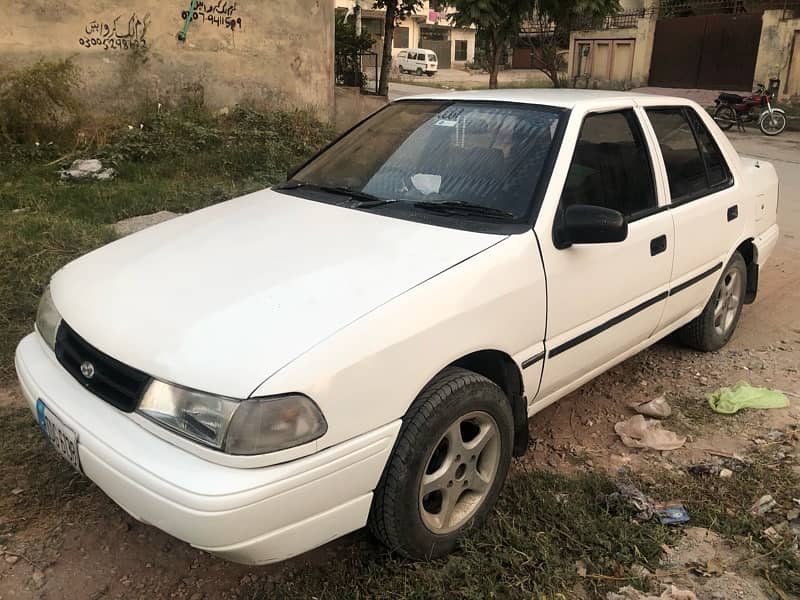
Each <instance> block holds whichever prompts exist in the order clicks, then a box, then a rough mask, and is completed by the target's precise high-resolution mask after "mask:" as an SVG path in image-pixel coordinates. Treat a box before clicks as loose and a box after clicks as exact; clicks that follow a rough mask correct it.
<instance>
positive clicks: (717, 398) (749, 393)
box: [708, 381, 789, 415]
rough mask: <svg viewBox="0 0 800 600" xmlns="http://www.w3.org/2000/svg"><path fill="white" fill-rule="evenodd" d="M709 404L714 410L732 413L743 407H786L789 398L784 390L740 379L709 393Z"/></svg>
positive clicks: (726, 413)
mask: <svg viewBox="0 0 800 600" xmlns="http://www.w3.org/2000/svg"><path fill="white" fill-rule="evenodd" d="M708 404H709V406H711V409H712V410H713V411H714V412H718V413H722V414H725V415H732V414H734V413H736V412H738V411H740V410H741V409H743V408H786V407H787V406H789V400H788V399H787V398H786V395H785V394H784V393H783V392H777V391H775V390H770V389H768V388H759V387H753V386H751V385H750V384H749V383H745V382H744V381H740V382H739V383H737V384H736V385H734V386H732V387H724V388H720V389H718V390H717V391H716V392H712V393H711V394H709V395H708Z"/></svg>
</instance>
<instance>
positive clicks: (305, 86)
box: [0, 0, 334, 119]
mask: <svg viewBox="0 0 800 600" xmlns="http://www.w3.org/2000/svg"><path fill="white" fill-rule="evenodd" d="M189 5H190V1H189V0H130V1H129V2H122V3H121V2H113V1H111V0H4V1H3V6H4V9H3V12H4V19H3V20H2V21H0V65H2V66H3V67H5V68H8V67H12V68H13V67H15V66H18V65H24V64H28V63H32V62H34V61H36V60H37V59H39V58H45V59H55V58H65V57H70V56H72V57H74V59H75V62H76V63H77V65H78V66H79V67H80V68H81V70H82V80H83V84H84V87H83V90H82V94H83V96H84V98H85V100H86V102H87V105H88V106H89V107H90V108H92V109H95V110H96V111H99V112H103V111H105V112H116V111H118V110H120V109H121V108H125V107H131V106H132V105H135V104H136V103H137V102H139V101H140V100H142V99H143V98H145V97H149V98H151V99H154V100H157V101H161V102H163V103H168V102H170V101H171V100H173V99H177V98H179V97H180V96H182V95H184V94H186V93H191V94H193V95H195V96H199V95H201V96H202V97H203V98H204V100H205V102H206V104H207V105H209V106H210V107H211V108H219V107H223V106H230V105H233V104H235V103H238V102H241V101H253V102H255V103H257V104H260V105H265V106H276V107H290V106H306V107H313V108H315V109H316V110H317V111H318V114H319V115H320V117H322V118H324V119H332V118H333V112H334V111H333V100H334V92H333V2H331V1H330V0H292V1H291V2H287V1H284V2H275V1H274V0H272V1H269V2H268V1H265V0H220V1H219V2H217V0H206V1H205V2H202V1H199V2H198V3H197V5H198V6H197V10H196V13H197V17H198V19H197V20H196V21H193V22H192V23H191V24H190V26H189V29H188V32H187V36H186V41H184V42H180V41H178V40H177V38H176V34H177V33H178V32H179V31H180V30H181V29H182V28H183V25H184V17H185V14H186V13H185V11H186V10H187V9H188V7H189Z"/></svg>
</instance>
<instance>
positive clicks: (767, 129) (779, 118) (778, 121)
mask: <svg viewBox="0 0 800 600" xmlns="http://www.w3.org/2000/svg"><path fill="white" fill-rule="evenodd" d="M758 128H759V129H761V132H762V133H763V134H764V135H778V134H779V133H783V130H784V129H786V115H784V114H783V113H782V112H778V111H775V110H773V111H772V114H770V112H769V111H768V110H765V111H764V112H763V113H761V117H759V119H758Z"/></svg>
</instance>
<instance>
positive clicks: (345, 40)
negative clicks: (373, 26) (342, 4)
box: [335, 14, 375, 87]
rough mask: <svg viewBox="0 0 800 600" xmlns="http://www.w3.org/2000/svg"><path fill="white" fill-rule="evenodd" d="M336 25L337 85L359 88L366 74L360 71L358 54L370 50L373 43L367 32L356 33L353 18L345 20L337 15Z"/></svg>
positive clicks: (341, 15) (343, 16) (342, 16)
mask: <svg viewBox="0 0 800 600" xmlns="http://www.w3.org/2000/svg"><path fill="white" fill-rule="evenodd" d="M335 23H336V37H335V39H336V46H335V52H336V77H337V83H338V84H344V85H351V86H356V87H360V86H363V85H364V83H365V81H366V74H365V73H363V72H362V71H361V61H360V59H359V54H360V53H361V52H363V51H365V50H369V49H370V48H372V44H374V43H375V38H373V37H372V36H371V35H370V33H369V32H368V31H362V32H361V33H360V34H357V33H356V19H355V17H354V16H352V15H351V16H350V17H349V18H347V19H346V18H345V15H344V14H337V15H336V18H335Z"/></svg>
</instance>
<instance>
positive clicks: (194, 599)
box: [189, 592, 203, 600]
mask: <svg viewBox="0 0 800 600" xmlns="http://www.w3.org/2000/svg"><path fill="white" fill-rule="evenodd" d="M189 600H203V594H201V593H200V592H195V593H194V594H192V595H191V596H190V597H189Z"/></svg>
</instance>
